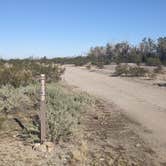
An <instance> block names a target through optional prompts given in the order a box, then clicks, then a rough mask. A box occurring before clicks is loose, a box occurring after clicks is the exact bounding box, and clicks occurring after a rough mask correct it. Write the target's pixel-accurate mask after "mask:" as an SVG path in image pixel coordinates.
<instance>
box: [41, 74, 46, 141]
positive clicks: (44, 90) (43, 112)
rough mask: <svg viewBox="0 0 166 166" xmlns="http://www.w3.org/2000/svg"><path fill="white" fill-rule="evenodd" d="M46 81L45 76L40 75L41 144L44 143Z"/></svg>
mask: <svg viewBox="0 0 166 166" xmlns="http://www.w3.org/2000/svg"><path fill="white" fill-rule="evenodd" d="M45 97H46V80H45V74H41V96H40V136H41V143H43V142H45V141H46V102H45Z"/></svg>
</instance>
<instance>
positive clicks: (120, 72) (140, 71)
mask: <svg viewBox="0 0 166 166" xmlns="http://www.w3.org/2000/svg"><path fill="white" fill-rule="evenodd" d="M146 73H148V71H147V70H146V69H144V68H142V67H140V66H129V65H126V64H124V65H118V66H116V68H115V73H114V75H115V76H128V77H142V76H145V74H146Z"/></svg>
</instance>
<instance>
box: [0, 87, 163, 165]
mask: <svg viewBox="0 0 166 166" xmlns="http://www.w3.org/2000/svg"><path fill="white" fill-rule="evenodd" d="M0 92H1V99H0V100H1V101H3V104H4V105H2V104H1V106H2V107H1V109H2V108H3V109H2V111H1V116H0V165H1V166H6V165H7V166H26V165H27V166H30V165H32V166H38V165H43V166H45V165H46V166H47V165H50V166H54V165H57V166H63V165H69V166H88V165H90V166H107V165H108V166H111V165H115V166H116V165H119V166H125V165H127V166H128V165H132V166H133V165H140V166H143V165H146V166H148V165H149V166H153V165H160V164H162V163H160V161H159V160H158V156H157V155H156V153H155V151H154V150H153V149H152V148H151V147H150V146H149V145H148V144H147V143H146V142H144V141H143V139H142V138H140V137H139V136H138V135H137V131H138V130H142V129H141V126H140V125H139V124H137V123H135V122H133V121H131V120H130V119H128V118H127V117H126V116H125V115H123V114H122V113H121V111H120V110H118V109H117V108H116V107H115V106H114V105H113V104H108V103H106V102H104V101H100V102H99V101H98V100H97V99H96V98H94V97H91V96H89V95H88V94H86V93H83V92H78V91H77V90H75V89H74V88H71V87H68V86H66V85H59V84H50V85H48V86H47V117H48V123H49V124H48V126H49V132H48V140H49V141H53V142H54V143H55V148H54V150H53V151H52V152H50V153H49V152H41V151H37V150H34V149H33V148H32V147H33V145H34V144H35V143H36V142H38V141H39V127H40V126H38V108H39V105H38V103H39V101H38V97H37V96H36V94H37V92H38V90H37V87H34V86H28V87H26V88H19V89H10V90H9V88H7V87H3V88H1V91H0ZM16 102H17V104H16ZM163 165H164V163H163Z"/></svg>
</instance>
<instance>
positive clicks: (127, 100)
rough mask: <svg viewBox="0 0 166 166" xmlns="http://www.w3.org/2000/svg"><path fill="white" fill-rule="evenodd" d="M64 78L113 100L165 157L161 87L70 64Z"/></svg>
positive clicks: (165, 95)
mask: <svg viewBox="0 0 166 166" xmlns="http://www.w3.org/2000/svg"><path fill="white" fill-rule="evenodd" d="M64 79H65V80H66V81H67V83H69V84H70V85H74V86H77V87H79V88H80V89H81V90H83V91H87V92H89V93H91V94H93V95H96V96H98V97H100V98H102V99H104V100H106V101H108V102H111V103H114V104H115V105H116V106H117V107H118V108H120V109H121V110H122V111H123V112H124V113H125V115H127V116H128V117H129V118H131V119H132V120H134V121H135V122H137V123H139V124H140V125H141V126H142V128H144V132H143V133H140V134H142V136H143V137H144V138H145V139H146V140H147V141H148V143H150V144H151V145H152V147H153V148H154V149H155V150H156V151H157V152H158V153H159V155H160V156H161V157H162V158H166V90H165V89H161V88H158V87H155V86H149V85H146V84H141V83H137V82H132V81H131V80H130V81H129V80H124V79H122V78H119V77H109V76H106V75H102V74H99V73H95V72H89V71H88V70H85V69H81V68H79V67H77V68H76V67H72V66H66V72H65V75H64Z"/></svg>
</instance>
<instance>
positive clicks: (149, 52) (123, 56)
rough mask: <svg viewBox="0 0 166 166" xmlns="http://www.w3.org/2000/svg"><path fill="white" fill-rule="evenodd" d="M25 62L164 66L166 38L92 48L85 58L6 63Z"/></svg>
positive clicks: (100, 65) (23, 61) (165, 62)
mask: <svg viewBox="0 0 166 166" xmlns="http://www.w3.org/2000/svg"><path fill="white" fill-rule="evenodd" d="M27 61H29V62H32V61H36V62H38V63H45V64H50V62H51V63H58V64H62V65H63V64H75V65H76V66H82V65H85V64H87V63H91V64H92V65H97V66H98V67H99V68H102V66H103V65H107V64H110V63H112V62H114V63H117V64H120V63H136V64H138V65H139V64H140V63H145V64H146V65H151V66H160V65H166V37H160V38H158V39H157V40H156V41H155V40H153V39H151V38H144V39H143V40H142V41H141V42H140V43H139V44H138V45H137V46H133V45H131V44H130V43H129V42H127V41H125V42H119V43H116V44H109V43H108V44H106V45H105V46H96V47H92V48H91V49H90V50H89V52H88V53H87V55H86V56H81V55H80V56H75V57H58V58H52V59H48V58H47V57H43V58H40V59H33V57H31V58H27V59H23V60H20V59H11V60H8V62H10V63H12V64H18V63H19V64H20V63H22V64H25V65H27V64H28V63H27ZM4 62H5V60H3V59H1V60H0V63H4Z"/></svg>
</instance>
